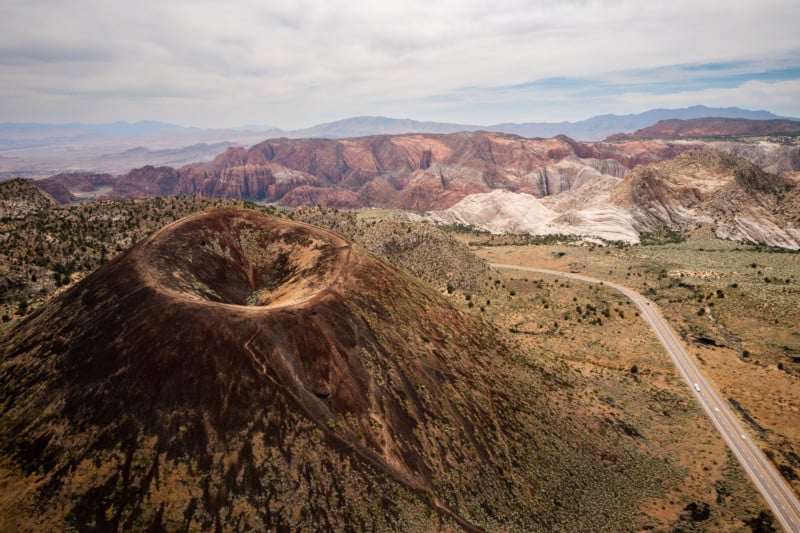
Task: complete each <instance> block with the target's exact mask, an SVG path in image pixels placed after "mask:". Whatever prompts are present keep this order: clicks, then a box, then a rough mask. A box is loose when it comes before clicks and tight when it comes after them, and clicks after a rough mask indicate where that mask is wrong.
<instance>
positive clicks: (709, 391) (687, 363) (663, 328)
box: [491, 263, 800, 533]
mask: <svg viewBox="0 0 800 533" xmlns="http://www.w3.org/2000/svg"><path fill="white" fill-rule="evenodd" d="M491 266H492V267H494V268H501V269H513V270H521V271H524V272H537V273H540V274H550V275H553V276H561V277H566V278H571V279H575V280H579V281H584V282H586V283H596V284H604V285H606V286H608V287H611V288H612V289H616V290H618V291H619V292H621V293H622V294H624V295H625V296H627V297H628V298H630V300H631V301H632V302H633V303H635V304H636V305H637V306H638V307H639V309H640V311H641V313H640V315H641V316H642V318H644V319H645V321H647V323H648V324H650V326H651V327H652V328H653V331H655V333H656V335H657V336H658V338H659V340H660V341H661V343H662V344H663V345H664V347H665V348H666V349H667V353H669V356H670V357H671V358H672V361H673V362H674V363H675V366H677V367H678V370H679V371H680V373H681V375H682V376H683V379H685V380H686V382H687V383H688V384H689V387H690V388H691V389H692V393H693V394H694V395H695V396H696V397H697V400H698V401H699V402H700V405H701V406H702V407H703V410H705V412H706V414H707V415H708V416H709V418H711V421H712V422H713V423H714V426H716V428H717V429H718V430H719V432H720V433H721V434H722V438H723V439H725V442H726V443H727V444H728V447H729V448H730V449H731V451H732V452H733V454H734V456H736V458H737V459H738V460H739V462H740V463H741V465H742V467H743V468H744V469H745V471H746V472H747V475H748V476H750V479H751V480H752V481H753V483H755V485H756V487H757V488H758V490H759V491H760V492H761V494H762V496H764V499H765V500H766V501H767V503H768V504H769V506H770V508H771V509H772V512H773V513H774V514H775V516H776V517H777V519H778V521H780V523H781V525H782V526H783V528H784V529H785V530H786V531H789V532H798V533H800V502H798V499H797V496H796V495H795V494H794V492H793V491H792V489H791V488H790V487H789V485H788V484H787V483H786V482H785V481H784V479H783V478H782V477H781V475H780V473H778V471H777V470H776V468H775V467H774V466H773V465H772V463H771V462H770V461H769V460H768V459H767V458H766V457H765V456H764V454H763V453H762V452H761V450H760V449H759V448H758V446H757V445H756V444H755V443H754V442H753V440H752V439H751V438H750V436H749V435H748V434H747V432H746V431H745V430H744V428H743V427H742V425H741V424H740V423H739V421H738V419H737V418H736V417H735V416H734V415H733V413H732V412H731V410H730V409H729V408H728V405H727V403H726V402H724V401H722V399H721V398H720V397H719V395H717V392H716V391H715V390H714V388H713V387H712V386H711V384H710V383H709V381H708V380H707V379H706V378H705V377H704V376H703V374H702V373H701V372H700V370H699V369H698V368H697V366H696V365H695V364H694V361H692V359H691V358H690V357H689V354H688V353H686V350H685V349H684V347H683V345H682V344H681V342H680V340H679V339H678V337H677V335H675V333H674V332H673V331H672V329H671V328H670V327H669V324H667V321H666V320H664V317H663V316H662V315H661V312H660V311H659V309H658V306H656V305H655V303H653V302H652V301H650V300H648V299H647V298H645V297H644V296H642V295H641V294H639V293H638V292H635V291H633V290H631V289H629V288H627V287H624V286H622V285H617V284H616V283H611V282H608V281H602V280H599V279H596V278H591V277H588V276H583V275H581V274H575V273H571V272H560V271H557V270H547V269H542V268H532V267H522V266H516V265H506V264H499V263H494V264H492V265H491Z"/></svg>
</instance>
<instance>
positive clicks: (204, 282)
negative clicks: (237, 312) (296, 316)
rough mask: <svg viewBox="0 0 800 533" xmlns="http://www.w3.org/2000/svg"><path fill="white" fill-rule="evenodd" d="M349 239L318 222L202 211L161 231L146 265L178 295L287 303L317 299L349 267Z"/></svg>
mask: <svg viewBox="0 0 800 533" xmlns="http://www.w3.org/2000/svg"><path fill="white" fill-rule="evenodd" d="M349 255H350V244H349V243H348V242H347V241H345V240H344V239H343V238H341V237H339V236H337V235H335V234H333V233H330V232H327V231H324V230H321V229H319V228H314V227H312V226H306V225H303V224H298V223H292V222H288V221H279V220H278V219H273V218H265V217H258V218H257V219H254V218H253V217H247V216H244V214H243V213H240V214H239V215H238V216H235V217H234V216H228V215H224V214H220V215H218V216H217V217H214V218H209V217H208V216H207V215H205V216H204V215H199V216H195V217H192V218H189V219H187V220H184V221H183V222H182V223H181V224H179V225H178V226H175V227H170V228H169V230H167V231H163V232H161V234H160V235H159V236H158V238H155V239H153V240H152V241H150V243H149V245H148V246H147V247H146V248H145V249H144V250H143V251H142V254H141V257H142V261H141V265H142V266H143V270H144V271H145V272H146V274H147V278H148V279H151V280H153V281H154V282H155V284H156V285H157V286H158V288H159V289H161V290H163V291H165V292H168V293H170V294H172V295H174V296H176V297H179V298H190V299H193V300H207V301H209V302H214V303H222V304H229V305H237V306H250V307H268V308H274V307H282V306H288V305H296V304H300V303H302V302H305V301H308V300H311V299H313V298H314V297H315V296H318V295H319V294H320V293H322V292H324V291H325V290H326V289H327V288H328V287H329V286H330V285H331V284H333V283H334V282H335V281H336V280H337V279H338V278H339V276H340V275H341V273H342V271H343V269H344V268H346V265H347V262H348V258H349Z"/></svg>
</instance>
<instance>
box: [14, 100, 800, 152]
mask: <svg viewBox="0 0 800 533" xmlns="http://www.w3.org/2000/svg"><path fill="white" fill-rule="evenodd" d="M709 117H715V118H741V119H748V120H790V121H795V122H798V121H800V119H798V118H791V117H782V116H779V115H775V114H774V113H771V112H769V111H764V110H760V111H753V110H748V109H741V108H738V107H706V106H703V105H696V106H691V107H684V108H677V109H651V110H649V111H645V112H643V113H633V114H628V115H615V114H606V115H596V116H593V117H591V118H588V119H585V120H579V121H576V122H567V121H564V122H521V123H515V122H503V123H499V124H491V125H486V126H484V125H478V124H461V123H450V122H437V121H420V120H413V119H408V118H391V117H383V116H357V117H348V118H344V119H342V120H336V121H333V122H325V123H322V124H316V125H314V126H311V127H308V128H301V129H295V130H284V129H280V128H275V127H272V126H263V125H253V124H251V125H246V126H239V127H235V128H197V127H188V126H179V125H177V124H170V123H167V122H158V121H149V120H145V121H140V122H133V123H130V122H113V123H107V124H83V123H66V124H42V123H35V122H1V123H0V150H2V149H8V148H12V147H18V146H21V145H25V143H24V142H23V141H21V140H20V139H27V140H28V141H29V142H31V141H33V140H39V141H48V142H56V141H58V140H64V141H66V140H86V139H89V138H93V137H105V138H108V137H142V136H148V135H157V134H163V133H167V132H175V133H178V132H180V133H187V132H210V131H215V132H225V131H230V132H242V131H250V132H259V133H262V134H264V135H271V136H274V137H286V138H289V139H298V138H330V139H343V138H349V137H366V136H371V135H400V134H405V133H456V132H460V131H489V132H493V133H511V134H514V135H520V136H522V137H544V138H550V137H555V136H557V135H566V136H568V137H571V138H573V139H575V140H579V141H597V140H602V139H604V138H606V137H608V136H609V135H612V134H615V133H630V132H633V131H636V130H639V129H642V128H646V127H648V126H652V125H654V124H656V123H657V122H659V121H662V120H689V119H698V118H709Z"/></svg>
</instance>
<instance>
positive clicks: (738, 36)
mask: <svg viewBox="0 0 800 533" xmlns="http://www.w3.org/2000/svg"><path fill="white" fill-rule="evenodd" d="M4 12H5V16H4V17H3V18H2V20H0V94H2V96H3V98H4V102H5V105H4V106H3V107H2V109H0V120H26V119H30V120H94V121H108V120H117V119H125V120H136V119H141V118H153V119H160V120H169V121H174V122H179V123H184V124H196V125H205V126H210V125H231V124H237V123H244V122H249V123H252V122H268V123H275V124H280V125H282V126H285V127H299V126H305V125H309V124H311V123H314V122H318V121H322V120H330V119H335V118H341V117H343V116H347V115H353V114H390V113H391V114H395V115H402V116H410V117H414V118H420V119H426V118H442V117H444V116H447V117H448V119H449V120H458V121H459V122H483V123H486V122H497V121H501V120H507V119H509V117H508V116H505V115H509V114H513V111H512V107H511V106H513V105H514V104H516V105H517V107H518V109H519V110H527V111H526V113H532V112H537V111H536V110H537V109H538V110H543V111H546V112H547V113H548V119H550V118H552V116H553V114H556V115H557V114H558V113H559V112H560V113H561V115H560V116H561V117H563V118H573V119H574V118H580V117H575V116H574V113H575V112H576V110H577V109H579V108H580V109H584V108H585V109H586V113H588V114H594V113H598V112H605V109H601V108H600V106H601V105H602V104H604V103H605V104H608V105H612V106H613V105H615V103H618V104H620V105H622V104H625V103H628V102H630V103H631V105H634V104H636V103H637V102H643V101H645V100H646V99H647V95H641V96H640V97H638V100H637V98H634V97H633V96H626V97H624V98H622V97H620V98H619V99H617V100H616V101H613V99H612V100H610V101H608V102H603V101H597V102H596V105H597V108H596V110H595V111H592V110H591V104H592V102H586V101H577V100H574V99H572V98H570V97H569V95H563V96H559V95H558V94H543V95H541V94H536V93H527V94H522V93H516V94H509V95H507V96H506V97H504V99H503V101H502V102H501V103H497V102H494V103H493V99H497V98H498V96H497V95H493V96H487V95H484V97H485V98H488V99H489V100H488V101H486V102H485V103H486V104H487V105H485V106H484V107H483V108H481V107H480V106H481V101H480V95H479V94H478V93H476V94H475V95H473V101H471V102H469V105H467V104H464V103H461V102H439V104H438V105H439V107H438V108H437V107H436V106H435V104H434V103H433V101H430V100H428V101H426V103H424V104H421V103H420V102H421V101H424V100H425V99H426V98H430V97H431V96H435V95H442V94H449V93H453V92H454V91H456V90H457V89H459V88H463V87H497V86H510V85H515V84H520V83H525V82H530V81H535V80H539V79H543V78H553V77H570V78H579V77H588V78H591V77H598V76H608V75H609V73H613V72H617V73H623V75H624V73H625V72H627V71H631V70H636V69H648V68H653V67H663V66H665V65H680V64H686V63H704V62H726V61H739V60H743V59H756V60H768V59H770V58H774V57H782V56H786V55H787V54H791V53H792V52H794V51H796V50H797V49H798V48H800V43H799V42H798V41H797V37H796V20H798V19H800V7H798V3H797V2H796V1H795V0H792V1H785V0H763V1H762V2H758V3H755V2H751V1H743V0H731V1H725V2H722V1H706V2H697V1H688V0H675V1H672V2H640V1H634V0H616V1H615V0H605V1H604V0H583V1H580V0H576V1H568V2H564V1H552V0H547V1H530V0H518V1H517V0H498V1H495V2H492V3H489V4H487V3H486V2H485V1H483V0H482V1H477V0H462V1H456V0H447V1H436V0H405V1H403V2H399V1H384V2H367V1H361V2H354V1H345V0H331V1H328V2H317V1H311V0H293V1H284V0H281V1H276V0H272V1H267V2H264V1H258V0H238V1H235V2H227V3H222V2H212V1H208V0H198V1H188V0H173V1H167V2H165V1H163V0H159V1H155V0H143V1H140V2H136V3H134V4H130V5H129V7H124V6H122V5H120V4H118V3H109V2H101V1H99V0H71V1H63V0H61V1H44V0H38V1H37V0H28V1H19V0H7V1H6V2H5V5H4ZM660 72H661V73H664V72H665V71H660ZM740 94H745V93H742V92H740ZM776 97H777V96H776ZM513 98H518V99H519V98H526V99H527V100H517V101H514V100H513ZM674 98H675V99H680V98H682V97H679V96H674ZM691 103H697V102H691ZM500 104H502V106H505V107H504V108H501V106H500ZM736 105H745V104H743V103H738V104H736ZM775 105H778V104H777V103H776V104H775ZM780 105H785V106H790V105H792V104H787V103H781V104H780ZM794 105H795V106H800V103H797V104H794ZM762 107H767V108H771V107H772V104H771V103H770V102H769V101H766V102H764V103H763V105H762ZM503 109H505V111H503ZM795 109H797V108H795ZM539 112H541V111H539ZM454 113H462V114H463V116H457V117H456V116H452V115H453V114H454ZM488 113H497V114H503V113H505V115H504V116H494V118H493V117H492V116H490V115H489V114H488ZM793 113H794V114H796V115H800V109H797V110H796V111H795V112H793ZM583 116H586V115H583ZM49 117H52V118H49ZM543 118H544V117H537V116H531V115H530V114H526V115H525V117H524V119H525V120H539V119H543Z"/></svg>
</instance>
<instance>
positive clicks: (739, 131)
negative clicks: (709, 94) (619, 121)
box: [606, 117, 800, 141]
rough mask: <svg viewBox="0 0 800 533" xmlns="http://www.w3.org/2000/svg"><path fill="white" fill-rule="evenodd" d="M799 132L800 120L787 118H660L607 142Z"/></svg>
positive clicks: (616, 135)
mask: <svg viewBox="0 0 800 533" xmlns="http://www.w3.org/2000/svg"><path fill="white" fill-rule="evenodd" d="M798 132H800V122H798V121H794V120H787V119H774V120H752V119H745V118H717V117H712V118H693V119H688V120H680V119H668V120H659V121H658V122H657V123H655V124H653V125H652V126H648V127H646V128H642V129H639V130H636V131H635V132H633V133H618V134H615V135H612V136H610V137H608V139H606V140H608V141H623V140H641V139H690V138H699V137H725V136H737V135H777V134H789V133H798Z"/></svg>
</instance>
